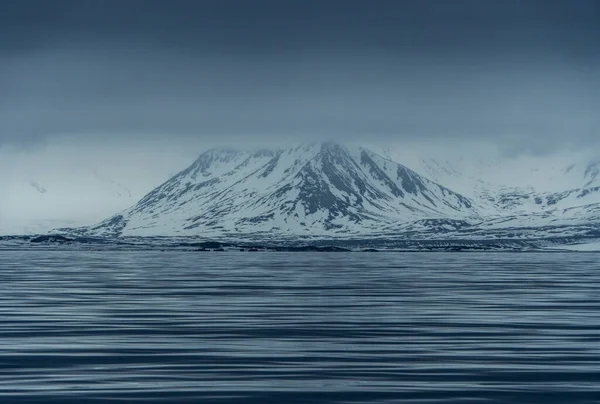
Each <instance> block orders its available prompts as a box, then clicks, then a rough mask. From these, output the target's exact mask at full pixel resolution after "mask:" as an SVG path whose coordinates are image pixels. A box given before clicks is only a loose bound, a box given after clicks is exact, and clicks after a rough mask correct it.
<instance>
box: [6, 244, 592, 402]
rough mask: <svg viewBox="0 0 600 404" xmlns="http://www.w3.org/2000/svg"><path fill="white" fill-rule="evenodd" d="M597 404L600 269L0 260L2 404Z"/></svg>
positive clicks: (77, 255)
mask: <svg viewBox="0 0 600 404" xmlns="http://www.w3.org/2000/svg"><path fill="white" fill-rule="evenodd" d="M115 401H118V402H123V403H130V402H143V403H153V402H173V403H182V402H185V403H188V402H189V403H212V402H214V403H223V402H225V403H282V404H285V403H321V402H327V403H405V402H406V403H461V404H462V403H567V404H568V403H592V402H594V403H600V254H592V253H589V254H573V253H547V254H537V253H516V254H515V253H272V252H271V253H249V252H175V251H171V252H142V251H134V252H131V251H130V252H127V251H98V252H85V251H82V252H77V251H47V250H39V251H31V250H22V251H0V403H3V404H4V403H25V402H27V403H83V402H98V403H101V402H115Z"/></svg>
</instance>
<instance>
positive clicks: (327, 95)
mask: <svg viewBox="0 0 600 404" xmlns="http://www.w3.org/2000/svg"><path fill="white" fill-rule="evenodd" d="M598 43H600V2H598V1H595V0H564V1H553V0H523V1H517V0H498V1H492V0H471V1H469V0H454V1H446V0H410V1H401V0H397V1H395V0H389V1H386V0H380V1H367V0H364V1H355V0H339V1H333V0H315V1H313V0H304V1H296V0H286V1H280V0H268V1H267V0H255V1H245V0H199V1H192V0H190V1H182V0H171V1H153V0H139V1H136V0H112V1H111V0H106V1H93V0H88V1H84V0H73V1H61V0H56V1H45V0H39V1H31V0H29V1H28V0H7V1H3V2H2V3H0V145H1V144H8V143H10V144H17V145H29V146H31V145H37V144H42V143H43V142H44V141H46V140H48V139H51V138H52V137H54V136H59V135H64V134H69V135H73V136H77V137H80V138H82V139H86V138H87V139H95V140H98V138H100V139H102V140H103V141H104V140H106V141H111V140H122V139H129V140H130V141H144V140H148V139H151V138H162V139H164V138H166V137H169V138H171V139H173V141H177V140H178V139H179V140H181V141H182V142H183V141H187V140H189V139H195V140H198V139H206V140H211V141H214V140H215V139H219V140H223V141H226V140H236V141H239V140H240V139H243V140H246V141H255V140H256V141H258V140H268V139H271V138H277V137H290V138H294V139H298V138H302V137H305V138H307V139H310V138H324V137H326V138H332V139H339V140H353V141H356V140H361V139H363V138H365V139H369V140H371V141H372V140H374V139H376V140H381V141H390V142H398V141H402V140H411V141H415V140H423V139H425V140H428V141H431V140H435V139H441V138H444V139H445V140H448V139H452V140H461V141H462V140H471V139H477V140H490V141H492V142H496V143H500V144H503V145H505V147H506V148H507V149H510V150H514V151H515V152H518V151H520V150H526V151H533V152H543V151H545V150H549V149H553V148H558V147H563V146H564V145H565V144H571V145H574V146H587V145H589V144H591V143H593V142H595V141H597V139H599V138H600V124H599V114H598V111H600V51H599V49H600V47H599V46H598Z"/></svg>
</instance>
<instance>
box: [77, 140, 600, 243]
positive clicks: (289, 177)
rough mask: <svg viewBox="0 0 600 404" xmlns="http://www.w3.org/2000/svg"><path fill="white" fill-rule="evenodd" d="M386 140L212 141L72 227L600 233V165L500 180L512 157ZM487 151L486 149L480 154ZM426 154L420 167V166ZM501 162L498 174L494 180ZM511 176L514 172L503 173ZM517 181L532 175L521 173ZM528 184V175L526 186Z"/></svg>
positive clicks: (310, 234)
mask: <svg viewBox="0 0 600 404" xmlns="http://www.w3.org/2000/svg"><path fill="white" fill-rule="evenodd" d="M399 154H401V152H399V151H398V150H397V151H394V150H392V149H389V148H387V149H386V148H383V149H382V150H377V151H374V150H372V149H370V148H367V147H362V146H358V145H341V144H338V143H335V142H321V143H311V144H304V145H298V146H294V147H288V148H272V149H269V148H254V149H250V150H246V149H235V148H214V149H210V150H208V151H206V152H204V153H202V154H201V155H200V156H199V157H198V158H197V159H196V160H195V161H194V162H193V163H192V164H191V165H190V166H189V167H188V168H186V169H185V170H183V171H181V172H180V173H178V174H176V175H175V176H173V177H172V178H170V179H169V180H168V181H166V182H165V183H163V184H162V185H159V186H158V187H156V188H155V189H154V190H152V191H151V192H150V193H148V194H147V195H146V196H144V197H143V198H141V199H140V200H139V201H138V202H137V203H135V204H133V205H132V206H131V207H129V208H127V209H125V210H123V211H121V212H119V213H116V214H115V215H113V216H111V217H109V218H107V219H106V220H104V221H103V222H101V223H99V224H97V225H93V226H89V227H84V228H80V229H78V230H74V232H75V234H85V235H94V236H104V237H106V236H108V237H116V236H202V237H213V238H214V237H226V238H227V237H229V238H260V239H269V238H271V239H273V238H277V237H288V238H289V237H292V238H293V237H300V238H314V239H318V238H331V237H333V238H339V239H344V238H373V237H375V238H381V237H396V238H398V237H400V238H402V237H416V238H441V239H444V238H447V239H457V238H468V239H479V240H481V239H494V238H501V239H531V238H552V237H554V238H556V237H580V236H584V237H587V236H590V237H591V236H594V235H596V233H597V230H595V229H597V227H598V224H600V185H599V184H598V180H599V178H600V177H599V175H598V173H599V172H600V170H599V169H598V168H599V165H598V164H597V163H588V164H587V165H582V164H583V163H581V162H578V163H577V164H576V163H571V164H569V165H566V166H564V167H563V168H562V169H558V168H557V169H556V170H555V171H551V170H548V169H546V168H533V167H531V166H529V171H527V170H526V169H525V167H527V165H528V164H531V163H532V161H533V160H530V161H528V162H526V163H525V162H524V163H523V165H522V166H521V167H519V169H521V170H522V171H521V172H522V174H523V176H527V175H528V176H530V178H533V179H535V178H536V176H537V175H540V176H542V177H543V175H541V174H538V171H539V170H543V171H544V172H545V173H547V175H548V176H549V181H550V182H551V183H553V184H554V187H553V188H552V190H549V188H548V187H547V186H546V185H547V184H546V183H543V184H542V186H540V187H539V188H538V189H536V188H535V187H532V186H530V185H518V184H516V183H512V184H508V185H504V184H502V183H501V179H502V173H501V172H500V171H502V170H507V165H508V166H510V167H511V168H512V169H515V167H514V162H512V163H513V164H509V163H511V162H510V161H509V162H508V163H507V162H506V161H493V160H487V161H482V160H480V159H478V158H477V157H475V156H474V157H473V158H472V159H471V160H465V159H464V157H461V158H459V159H458V160H455V161H451V160H439V161H438V160H434V159H432V158H425V159H419V160H418V161H413V162H412V163H413V167H417V166H418V171H417V170H413V169H412V168H409V167H407V166H405V165H403V164H401V162H397V161H395V160H394V158H393V157H392V156H393V155H399ZM479 157H481V156H479ZM417 162H419V164H417ZM491 171H496V176H495V177H494V178H495V181H492V180H491V178H492V177H486V175H487V173H489V172H491ZM504 174H505V175H508V176H509V177H510V172H509V173H504ZM521 181H524V180H523V179H521ZM525 183H526V182H524V183H523V184H525Z"/></svg>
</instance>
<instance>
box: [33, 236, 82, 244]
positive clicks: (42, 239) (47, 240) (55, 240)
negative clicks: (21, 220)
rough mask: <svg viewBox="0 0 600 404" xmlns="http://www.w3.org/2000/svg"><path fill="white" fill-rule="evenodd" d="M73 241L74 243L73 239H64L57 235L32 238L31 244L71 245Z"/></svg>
mask: <svg viewBox="0 0 600 404" xmlns="http://www.w3.org/2000/svg"><path fill="white" fill-rule="evenodd" d="M72 241H73V239H72V238H67V237H64V236H61V235H57V234H49V235H43V236H38V237H35V238H32V239H31V240H29V242H31V243H59V244H63V243H70V242H72Z"/></svg>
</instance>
